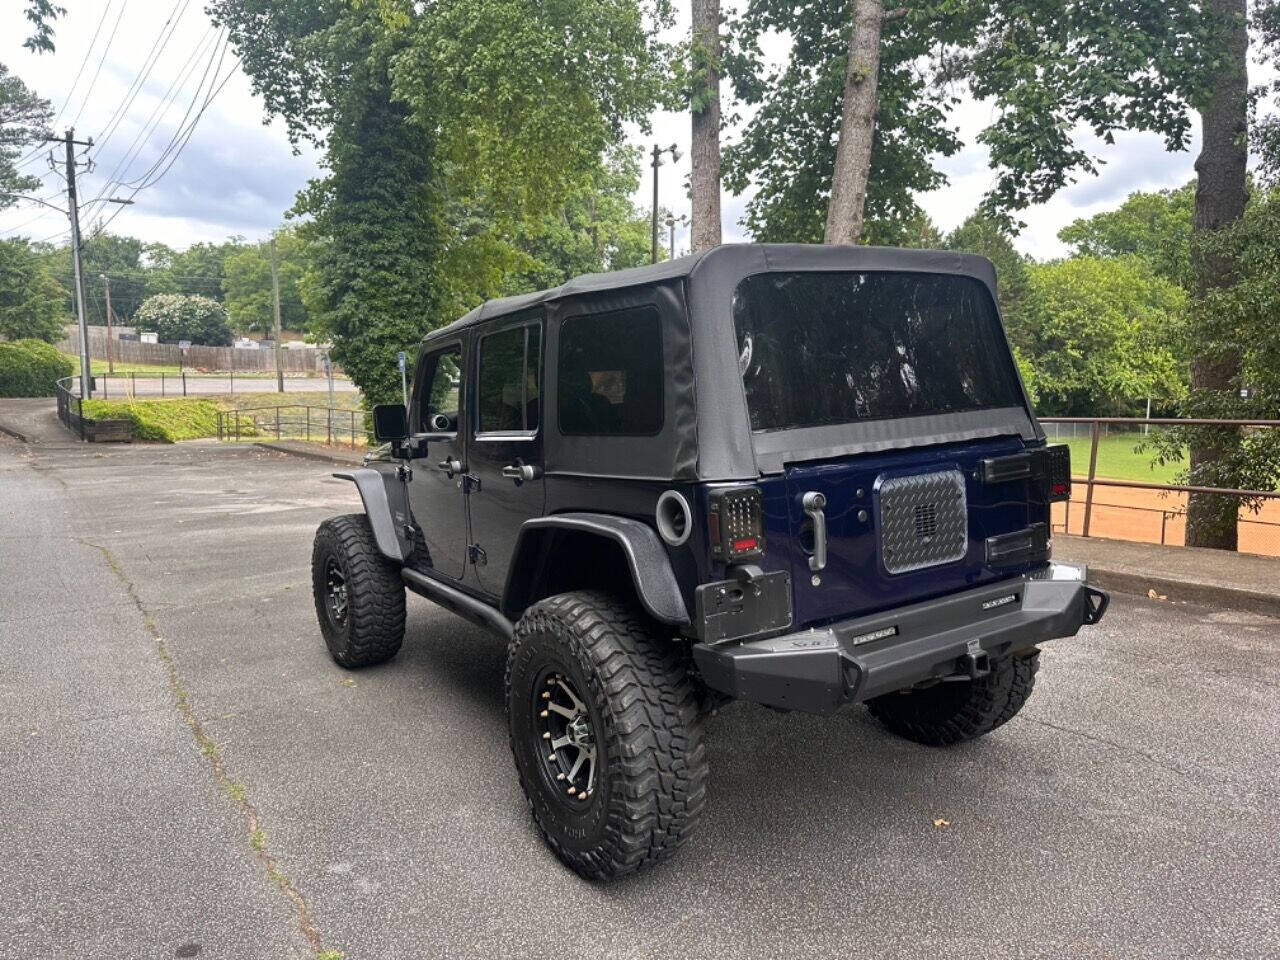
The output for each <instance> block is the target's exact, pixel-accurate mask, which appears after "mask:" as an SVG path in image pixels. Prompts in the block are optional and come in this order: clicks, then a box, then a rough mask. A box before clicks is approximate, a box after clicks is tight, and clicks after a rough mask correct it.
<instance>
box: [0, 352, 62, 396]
mask: <svg viewBox="0 0 1280 960" xmlns="http://www.w3.org/2000/svg"><path fill="white" fill-rule="evenodd" d="M73 373H75V364H74V363H72V362H71V360H69V359H68V358H67V357H64V356H63V355H62V354H60V353H59V352H58V351H57V350H56V349H54V348H53V347H52V346H50V345H49V344H47V343H45V342H44V341H42V340H11V341H0V397H52V396H53V395H54V393H55V392H56V387H55V385H54V384H55V381H57V380H59V379H61V378H62V377H69V376H71V375H72V374H73Z"/></svg>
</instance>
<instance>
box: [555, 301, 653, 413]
mask: <svg viewBox="0 0 1280 960" xmlns="http://www.w3.org/2000/svg"><path fill="white" fill-rule="evenodd" d="M557 377H558V381H557V382H558V387H557V391H556V393H557V397H556V401H557V407H556V409H557V411H558V413H559V418H560V432H561V433H563V434H568V435H578V436H584V435H586V436H633V437H634V436H654V435H655V434H657V433H660V432H661V431H662V419H663V395H662V390H663V380H664V368H663V362H662V325H661V322H660V318H659V315H658V311H657V309H656V308H655V307H652V306H643V307H632V308H629V309H626V310H619V311H616V312H614V313H606V314H596V315H587V316H578V317H569V318H568V319H566V320H565V321H563V322H562V323H561V324H560V357H559V369H558V372H557Z"/></svg>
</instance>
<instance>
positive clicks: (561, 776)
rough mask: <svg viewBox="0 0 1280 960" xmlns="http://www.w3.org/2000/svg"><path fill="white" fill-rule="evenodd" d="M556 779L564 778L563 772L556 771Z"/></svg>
mask: <svg viewBox="0 0 1280 960" xmlns="http://www.w3.org/2000/svg"><path fill="white" fill-rule="evenodd" d="M556 779H557V780H563V779H564V774H563V773H557V774H556Z"/></svg>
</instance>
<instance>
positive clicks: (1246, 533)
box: [1053, 483, 1280, 557]
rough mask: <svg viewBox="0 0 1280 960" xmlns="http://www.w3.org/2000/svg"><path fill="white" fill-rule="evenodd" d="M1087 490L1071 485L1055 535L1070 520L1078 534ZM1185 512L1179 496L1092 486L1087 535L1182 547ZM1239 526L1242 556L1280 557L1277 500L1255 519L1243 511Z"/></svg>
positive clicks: (1058, 508) (1057, 511)
mask: <svg viewBox="0 0 1280 960" xmlns="http://www.w3.org/2000/svg"><path fill="white" fill-rule="evenodd" d="M1087 489H1088V488H1087V487H1086V486H1085V485H1084V484H1083V483H1075V484H1072V489H1071V503H1070V504H1064V503H1058V504H1054V507H1053V529H1054V530H1057V531H1061V530H1062V529H1063V524H1064V522H1066V521H1067V518H1068V516H1069V519H1070V523H1069V529H1068V530H1067V532H1068V533H1073V534H1080V533H1082V532H1083V530H1082V528H1083V526H1084V499H1085V494H1086V492H1087ZM1186 506H1187V497H1186V494H1182V493H1165V492H1161V491H1158V490H1134V489H1129V488H1125V487H1105V486H1101V485H1096V486H1095V487H1094V490H1093V513H1092V516H1091V517H1090V521H1089V535H1090V536H1094V537H1109V538H1110V539H1113V540H1135V541H1138V542H1141V543H1167V544H1170V545H1173V546H1183V545H1185V540H1186V518H1185V517H1184V516H1183V512H1184V511H1185V510H1186ZM1240 521H1241V522H1240V550H1241V551H1242V552H1244V553H1258V554H1263V555H1264V556H1271V557H1277V556H1280V500H1268V501H1266V503H1265V504H1264V505H1263V507H1262V510H1261V511H1260V512H1258V513H1254V512H1253V511H1252V510H1248V509H1242V510H1241V511H1240ZM1162 527H1163V538H1162Z"/></svg>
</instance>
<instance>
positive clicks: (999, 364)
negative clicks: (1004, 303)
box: [734, 271, 1043, 625]
mask: <svg viewBox="0 0 1280 960" xmlns="http://www.w3.org/2000/svg"><path fill="white" fill-rule="evenodd" d="M734 324H735V332H736V335H737V337H738V349H739V356H740V369H741V372H742V376H743V387H744V392H745V396H746V400H747V405H748V408H749V412H750V416H751V425H752V429H753V435H754V438H755V446H756V450H757V458H758V459H760V454H761V450H762V449H772V450H778V449H785V450H786V451H787V453H786V456H785V460H784V462H783V463H782V465H781V468H782V471H783V478H782V479H783V485H784V489H785V506H784V505H783V504H778V505H777V510H778V512H780V513H782V512H784V513H785V515H786V516H785V521H783V522H785V525H786V530H787V532H788V536H789V538H790V539H791V542H792V544H793V545H794V549H793V550H792V551H791V554H792V558H793V559H792V567H793V569H792V574H793V582H794V594H793V595H794V600H795V607H796V610H795V614H796V616H795V620H796V623H797V625H806V624H813V623H817V622H822V621H829V620H835V619H839V618H842V617H848V616H854V615H857V614H861V613H866V612H870V611H873V610H877V609H884V608H888V607H893V606H897V605H901V604H905V603H910V602H913V601H917V600H922V599H926V598H928V597H932V596H938V595H941V594H944V593H948V592H951V591H954V590H959V589H962V588H964V587H966V586H975V585H978V584H981V583H984V582H988V581H992V580H997V579H1000V578H1002V577H1008V576H1011V575H1013V574H1015V573H1020V572H1022V571H1023V570H1025V569H1027V568H1028V567H1029V565H1030V563H1029V560H1028V556H1027V554H1026V552H1023V554H1021V555H1020V556H1018V557H1017V559H1015V560H1013V561H1009V560H1007V559H1006V560H1002V561H1000V562H998V563H989V562H988V559H987V539H988V538H991V537H1001V536H1003V535H1011V536H1017V535H1018V532H1019V531H1025V530H1027V529H1028V528H1029V527H1030V526H1031V524H1032V522H1033V520H1035V519H1039V518H1036V517H1033V516H1032V513H1033V508H1032V504H1031V501H1032V499H1033V497H1032V488H1031V484H1032V483H1033V482H1034V480H1033V479H1031V478H1029V477H1027V476H1021V477H1018V478H1015V479H1009V480H1001V481H999V482H988V481H984V480H983V479H982V473H983V470H982V463H983V461H984V460H988V459H994V458H999V457H1009V456H1012V457H1017V456H1019V455H1021V454H1022V452H1023V450H1024V441H1023V439H1022V438H1021V437H1020V436H1018V435H1017V434H1016V431H1008V430H1004V429H1002V428H999V427H988V426H984V423H985V422H986V421H989V422H990V423H992V424H995V423H997V422H999V421H1000V419H1001V417H1000V416H997V415H996V413H995V412H997V411H1007V410H1010V409H1014V408H1019V407H1024V406H1025V398H1024V395H1023V391H1022V387H1021V383H1020V381H1019V380H1018V377H1017V373H1016V370H1015V367H1014V365H1013V359H1012V355H1011V353H1010V351H1009V348H1008V344H1007V342H1006V340H1005V337H1004V332H1003V329H1002V328H1001V326H1000V321H999V315H998V313H997V311H996V307H995V304H994V301H993V300H992V297H991V294H990V292H989V291H988V289H987V287H986V285H985V284H983V283H982V282H981V281H979V280H977V279H974V278H972V277H968V276H962V275H951V274H930V273H914V272H891V271H878V272H794V273H783V272H775V273H765V274H760V275H757V276H754V277H749V278H748V279H747V280H745V281H744V282H743V283H742V284H741V286H740V287H739V288H738V291H737V295H736V296H735V299H734ZM987 412H991V415H990V416H989V417H988V416H987ZM1027 422H1028V423H1029V418H1027ZM957 425H958V426H960V427H963V429H957ZM1011 434H1012V435H1011ZM853 439H856V441H857V442H856V443H854V442H850V441H851V440H853ZM776 482H777V481H771V482H769V483H768V484H767V486H774V485H775V484H776ZM812 494H821V497H814V496H812ZM806 495H810V496H808V497H807V498H806ZM824 501H825V505H822V504H823V502H824ZM775 503H776V501H775ZM820 505H821V516H818V511H817V507H818V506H820ZM778 520H782V518H781V517H778ZM822 526H825V528H826V554H827V557H826V564H825V566H823V567H821V568H820V569H817V567H819V566H820V564H819V563H818V562H817V561H815V560H814V558H813V554H814V538H815V527H817V528H818V529H819V530H820V529H821V527H822ZM1035 559H1036V560H1038V561H1039V562H1043V549H1041V550H1040V552H1039V555H1038V556H1037V557H1036V558H1035Z"/></svg>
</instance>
